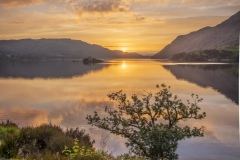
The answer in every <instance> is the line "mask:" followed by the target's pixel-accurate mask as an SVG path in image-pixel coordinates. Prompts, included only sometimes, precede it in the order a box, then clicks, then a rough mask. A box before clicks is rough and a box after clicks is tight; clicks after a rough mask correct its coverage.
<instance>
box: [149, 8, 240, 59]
mask: <svg viewBox="0 0 240 160" xmlns="http://www.w3.org/2000/svg"><path fill="white" fill-rule="evenodd" d="M239 32H240V11H239V12H237V13H236V14H235V15H233V16H231V17H230V18H229V19H227V20H225V21H224V22H222V23H221V24H218V25H217V26H215V27H205V28H202V29H200V30H198V31H195V32H191V33H189V34H187V35H180V36H178V37H177V38H176V39H175V40H173V41H172V42H171V43H170V44H168V45H167V46H166V47H164V48H163V49H162V50H161V51H160V52H158V53H157V54H155V55H154V56H152V58H159V59H170V58H172V56H173V55H175V54H178V53H184V52H185V53H189V52H193V51H202V50H211V49H223V48H227V47H237V48H238V45H239Z"/></svg>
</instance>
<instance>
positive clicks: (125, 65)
mask: <svg viewBox="0 0 240 160" xmlns="http://www.w3.org/2000/svg"><path fill="white" fill-rule="evenodd" d="M121 68H122V69H126V68H127V64H126V62H125V61H123V62H122V65H121Z"/></svg>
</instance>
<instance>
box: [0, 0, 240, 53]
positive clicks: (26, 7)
mask: <svg viewBox="0 0 240 160" xmlns="http://www.w3.org/2000/svg"><path fill="white" fill-rule="evenodd" d="M218 1H219V3H218V2H217V1H197V0H192V1H189V0H176V1H175V0H174V1H173V0H170V1H163V0H159V1H152V0H144V1H134V0H118V1H108V0H102V1H100V0H81V1H79V0H58V1H52V0H21V1H19V0H3V1H0V39H26V38H33V39H39V38H71V39H76V40H82V41H85V42H87V43H91V44H98V45H101V46H104V47H106V48H108V49H111V50H122V51H124V52H125V51H131V52H138V53H144V54H146V53H156V52H159V51H160V50H161V49H162V48H163V47H165V46H166V45H167V44H169V43H170V42H171V41H172V40H174V39H175V38H176V37H177V36H178V35H183V34H187V33H189V32H192V31H195V30H198V29H200V28H202V27H205V26H215V25H217V24H219V23H220V22H222V21H223V20H225V19H227V18H228V17H229V16H231V15H233V14H234V13H236V12H237V11H238V10H239V8H238V7H236V6H239V5H240V1H231V2H229V1H220V0H218ZM104 6H105V7H104ZM219 8H220V9H219ZM121 44H128V47H126V46H122V47H119V46H121Z"/></svg>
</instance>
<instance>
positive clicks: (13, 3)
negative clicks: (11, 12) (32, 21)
mask: <svg viewBox="0 0 240 160" xmlns="http://www.w3.org/2000/svg"><path fill="white" fill-rule="evenodd" d="M40 2H42V0H1V1H0V5H1V6H4V7H9V8H15V7H22V6H28V5H32V4H36V3H40Z"/></svg>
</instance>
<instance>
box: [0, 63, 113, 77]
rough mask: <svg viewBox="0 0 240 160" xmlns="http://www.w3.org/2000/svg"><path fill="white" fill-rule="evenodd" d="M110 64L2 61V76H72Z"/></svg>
mask: <svg viewBox="0 0 240 160" xmlns="http://www.w3.org/2000/svg"><path fill="white" fill-rule="evenodd" d="M107 66H108V64H91V65H84V64H83V63H82V62H81V61H78V62H73V61H71V60H64V61H61V60H58V61H27V62H24V61H13V62H2V63H0V77H1V78H30V79H31V78H71V77H74V76H83V75H85V74H87V73H89V72H92V71H97V70H101V69H103V68H105V67H107Z"/></svg>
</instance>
